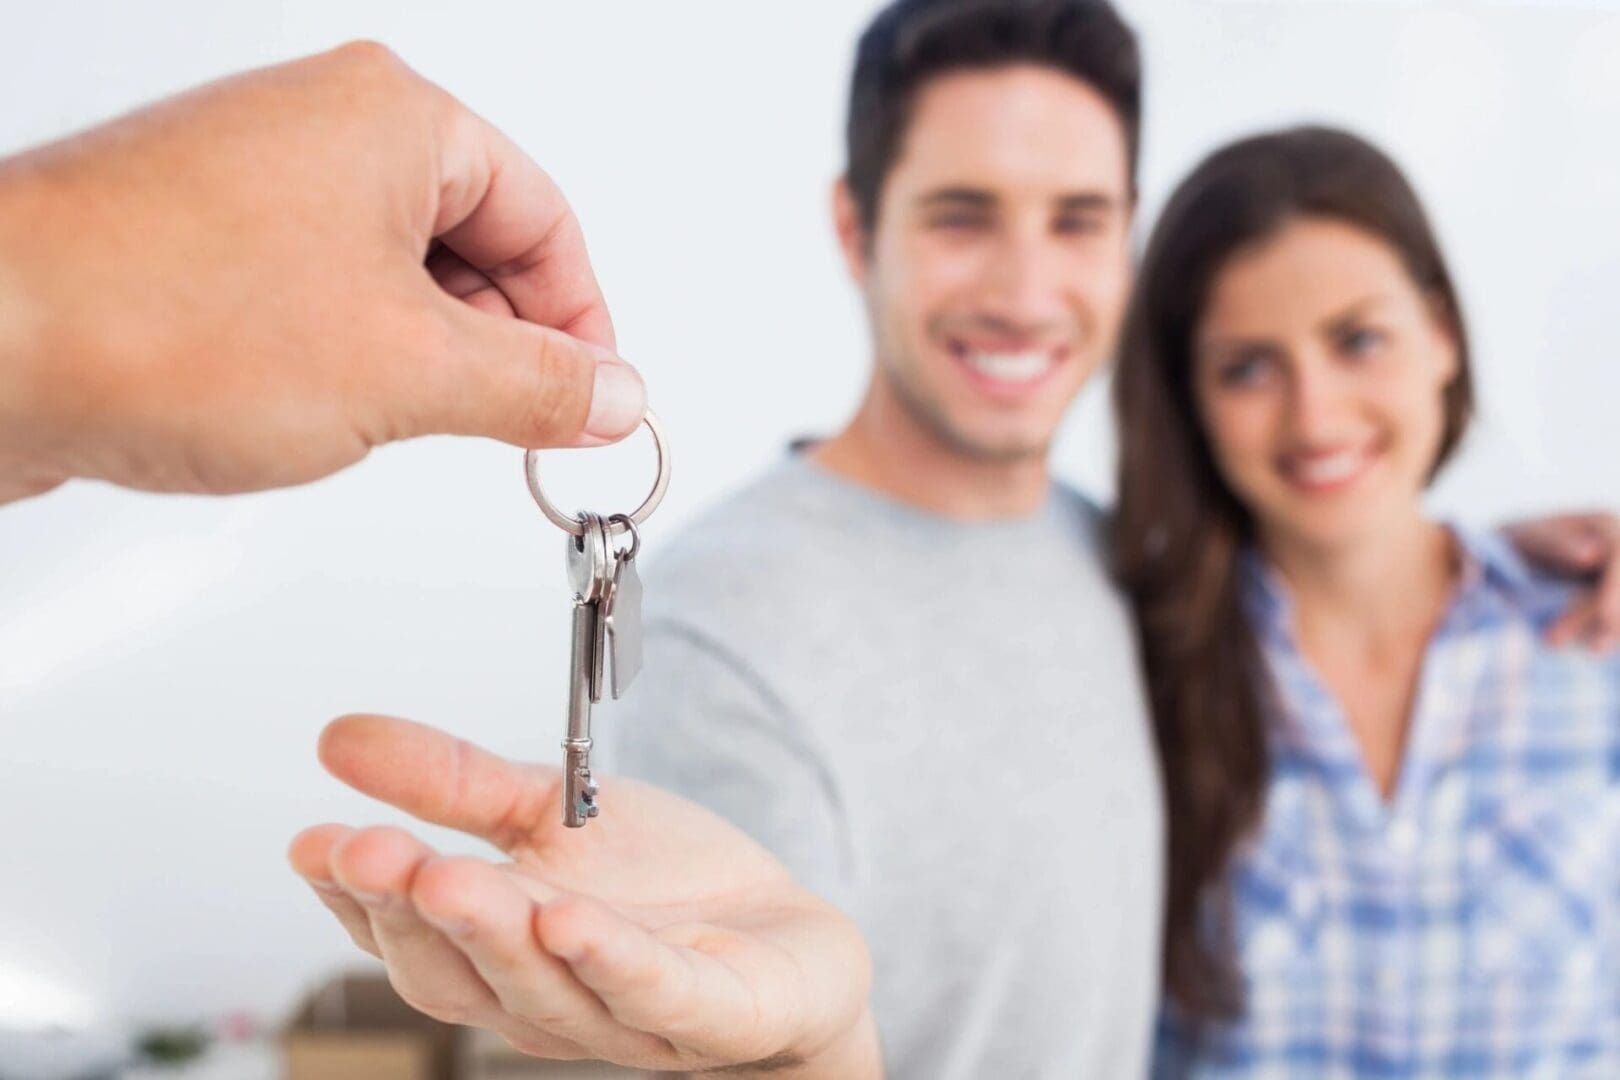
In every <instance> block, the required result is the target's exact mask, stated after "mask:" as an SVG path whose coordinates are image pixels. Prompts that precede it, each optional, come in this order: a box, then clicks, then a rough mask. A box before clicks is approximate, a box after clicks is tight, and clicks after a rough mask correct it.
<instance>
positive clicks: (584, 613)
mask: <svg viewBox="0 0 1620 1080" xmlns="http://www.w3.org/2000/svg"><path fill="white" fill-rule="evenodd" d="M645 423H646V425H647V430H648V431H650V432H652V436H653V445H654V447H655V448H656V449H657V451H658V479H657V481H656V482H655V483H654V484H653V490H652V493H651V494H649V495H648V496H647V499H646V501H645V502H643V503H642V504H641V507H640V508H639V509H637V510H636V512H635V513H633V514H614V515H612V516H611V517H607V518H604V517H602V516H601V515H599V514H595V513H591V512H589V511H587V512H584V513H581V514H579V515H578V516H577V517H573V518H570V517H568V516H566V515H564V514H563V513H561V512H560V511H559V510H557V508H556V507H555V506H553V505H552V504H551V501H550V500H549V499H547V498H546V495H545V491H544V490H543V489H542V488H541V486H540V476H539V472H538V468H537V467H538V454H536V452H535V451H533V450H531V451H529V452H528V454H527V455H525V457H524V473H525V475H526V476H527V478H528V481H529V491H530V492H531V493H532V494H533V495H534V500H535V502H536V503H538V504H539V506H540V509H541V511H542V512H543V513H544V514H545V515H546V517H547V518H549V519H550V520H551V521H552V522H553V523H554V524H555V525H557V526H558V527H559V528H561V529H563V530H565V531H566V532H568V534H569V536H568V547H567V559H568V582H569V584H570V585H572V586H573V589H574V629H573V642H572V647H571V648H570V650H569V681H568V735H567V738H565V739H564V740H563V744H562V745H563V751H564V754H565V763H564V768H563V824H564V825H567V826H568V827H569V828H575V829H577V828H579V827H580V826H582V825H584V824H585V823H586V822H587V821H589V820H590V819H591V818H593V817H595V816H596V815H597V812H598V807H597V804H596V784H595V783H594V782H593V781H592V779H591V768H590V754H591V706H592V705H594V704H597V703H599V702H601V700H602V691H603V688H604V686H607V687H609V688H610V689H611V691H612V694H613V697H614V698H615V699H618V698H620V697H622V696H623V695H624V692H625V690H626V689H628V688H629V686H630V682H631V680H633V679H634V678H635V677H636V673H637V672H638V671H640V670H641V578H640V576H639V575H638V573H637V571H636V556H637V555H638V554H640V551H641V534H640V532H639V531H638V530H637V528H636V526H637V525H639V524H640V523H641V522H643V521H645V520H646V519H647V518H648V517H649V516H651V514H652V512H653V510H655V509H656V508H657V506H658V504H659V502H660V501H662V500H663V497H664V492H665V490H666V489H667V488H668V487H669V473H670V468H669V455H668V453H667V452H666V450H665V446H664V437H663V432H662V431H661V430H660V428H659V426H658V421H657V419H656V418H655V417H654V416H653V414H652V413H650V412H649V413H647V415H646V419H645ZM626 536H628V537H629V544H628V545H627V546H621V545H620V543H619V541H620V539H621V538H623V537H626Z"/></svg>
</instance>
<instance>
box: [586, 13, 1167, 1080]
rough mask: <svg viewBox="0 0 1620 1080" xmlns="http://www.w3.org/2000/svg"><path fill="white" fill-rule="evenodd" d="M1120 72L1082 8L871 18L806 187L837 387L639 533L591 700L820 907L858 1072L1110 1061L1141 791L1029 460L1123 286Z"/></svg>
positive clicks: (1083, 565) (1129, 967) (1118, 57)
mask: <svg viewBox="0 0 1620 1080" xmlns="http://www.w3.org/2000/svg"><path fill="white" fill-rule="evenodd" d="M1138 78H1139V70H1138V59H1137V49H1136V43H1135V40H1134V37H1133V35H1132V33H1131V31H1130V30H1129V28H1128V27H1126V26H1125V24H1124V23H1123V22H1122V21H1121V20H1120V19H1119V17H1118V16H1117V15H1116V14H1115V12H1114V11H1113V10H1112V9H1111V8H1110V7H1109V6H1108V5H1107V4H1103V3H1096V2H1086V0H1045V2H1036V3H1004V2H1003V3H974V2H960V0H957V2H951V0H943V2H942V0H923V2H917V0H902V2H900V3H897V4H894V5H891V6H890V7H888V8H887V9H885V10H884V11H883V12H882V13H881V14H879V15H878V17H877V19H876V20H875V21H874V22H873V24H872V25H871V27H870V28H869V29H868V31H867V32H866V34H865V36H864V37H863V38H862V40H861V43H860V46H859V52H858V55H857V60H856V68H855V74H854V81H853V88H852V93H851V99H850V111H849V123H848V155H849V157H848V169H847V172H846V175H845V176H844V177H843V178H842V179H841V180H840V182H839V183H838V185H837V187H836V190H835V192H834V214H835V219H836V223H837V229H838V234H839V237H840V240H841V242H842V246H843V250H844V254H845V257H846V261H847V264H848V267H849V270H850V274H851V276H852V278H853V279H854V281H855V283H856V285H857V286H858V287H859V289H860V291H861V294H862V296H863V298H864V300H865V306H866V310H867V313H868V316H869V320H870V325H871V331H872V370H871V375H870V379H869V382H868V385H867V389H866V393H865V396H864V398H863V400H862V402H861V405H860V408H859V409H858V411H857V412H856V414H855V415H854V417H853V418H852V419H851V420H850V421H849V423H848V424H847V425H846V426H845V427H844V428H843V430H842V431H840V432H839V433H838V434H836V435H834V436H833V437H831V438H829V439H827V440H825V441H822V442H819V443H810V444H804V445H801V446H799V447H797V448H796V449H795V450H794V451H793V452H791V453H789V454H788V455H787V457H786V458H785V459H784V460H782V461H781V462H779V463H778V464H777V465H776V466H775V467H774V468H772V469H771V470H770V471H769V472H767V473H766V474H765V475H764V476H763V477H761V478H760V479H758V480H757V481H756V482H754V483H753V484H752V485H750V486H749V487H747V488H746V489H745V490H743V491H741V492H740V493H738V494H737V495H735V496H734V497H732V498H731V499H729V500H728V501H726V502H725V503H723V504H722V505H720V506H718V507H716V508H715V509H714V510H713V511H712V513H710V514H709V515H708V516H707V517H705V518H704V519H702V520H700V521H699V522H697V523H696V524H695V525H693V526H692V527H691V528H690V529H689V530H688V532H687V533H686V534H685V536H684V537H682V538H680V539H679V540H677V541H676V542H675V543H674V544H671V545H667V546H666V547H665V549H664V551H663V553H662V556H661V558H660V560H659V562H658V563H657V564H656V565H655V566H654V567H653V568H652V570H651V571H650V574H651V575H652V577H653V581H652V582H651V583H650V585H649V588H648V593H647V595H648V598H649V605H650V606H649V609H648V612H647V615H648V627H647V633H648V636H647V644H646V658H647V659H646V665H647V666H646V668H645V669H644V671H643V673H642V675H641V678H640V680H639V681H638V683H637V684H636V687H635V689H634V691H633V692H632V696H631V698H630V699H628V700H627V702H626V703H625V704H626V705H627V706H628V707H627V708H625V707H621V708H620V709H619V710H617V715H616V716H615V717H614V718H613V721H612V723H611V724H604V725H601V727H602V730H603V736H604V737H605V738H607V739H609V740H611V742H610V743H609V745H608V747H607V749H608V750H609V751H610V753H609V754H607V755H605V760H606V761H607V762H608V763H609V765H610V766H612V767H616V768H618V769H620V770H622V771H624V772H626V773H629V774H631V775H634V776H637V777H640V778H643V779H650V780H652V781H653V782H655V783H657V784H659V785H661V786H664V787H666V788H669V789H672V790H674V791H676V792H679V793H680V794H683V795H685V796H687V797H689V798H691V799H693V800H695V801H697V802H700V803H703V804H705V805H707V806H709V807H710V808H712V809H714V810H717V811H718V812H719V813H721V814H722V815H723V816H724V817H726V818H728V819H730V820H731V821H733V822H735V823H736V824H738V825H739V826H741V827H742V828H743V829H744V830H745V831H747V832H749V833H751V834H752V835H753V836H754V837H755V838H756V839H758V840H759V841H761V842H762V843H763V844H764V845H765V846H766V847H767V848H769V849H770V850H771V851H772V852H774V853H775V854H776V855H777V856H778V857H779V858H781V859H782V860H783V861H784V862H785V863H786V864H787V866H788V868H789V869H790V870H791V871H793V873H794V876H795V877H797V878H798V879H799V880H800V881H801V882H803V883H804V884H806V885H807V886H809V887H810V888H811V889H812V890H813V891H815V892H818V893H820V894H822V895H824V896H827V897H829V898H831V899H833V900H834V901H835V902H836V903H837V904H838V905H839V906H840V907H842V908H843V909H844V910H846V911H848V912H849V913H850V914H851V915H852V916H853V917H854V919H855V920H856V922H857V923H858V924H859V925H860V927H861V928H862V930H863V931H864V932H865V937H866V940H867V942H868V943H869V945H870V948H871V951H872V959H873V972H874V975H873V980H874V981H873V996H872V1007H873V1015H874V1017H875V1019H876V1021H877V1026H878V1030H879V1034H880V1037H881V1040H882V1043H883V1047H884V1061H885V1065H886V1067H887V1069H888V1071H889V1073H890V1075H893V1076H898V1077H919V1078H921V1077H927V1078H929V1080H937V1078H948V1077H979V1076H990V1075H998V1076H1109V1077H1115V1076H1118V1077H1125V1076H1136V1075H1141V1074H1142V1073H1143V1071H1144V1068H1145V1055H1146V1049H1147V1035H1148V1031H1149V1027H1150V1023H1151V1019H1152V1017H1153V1010H1154V1003H1155V995H1156V988H1157V974H1158V968H1159V964H1158V933H1159V926H1160V892H1161V881H1160V878H1161V865H1160V861H1161V855H1160V849H1161V846H1162V839H1161V829H1162V823H1161V811H1160V805H1159V794H1158V784H1157V779H1156V776H1155V772H1154V765H1153V759H1152V752H1151V748H1150V744H1149V738H1148V727H1147V721H1146V717H1145V713H1144V706H1143V697H1142V693H1141V690H1140V687H1139V685H1138V681H1137V678H1138V677H1137V662H1136V657H1135V655H1134V651H1133V646H1132V634H1131V628H1130V623H1129V621H1128V618H1127V614H1126V611H1125V609H1124V607H1123V606H1122V604H1121V602H1120V600H1119V599H1118V597H1117V596H1116V594H1115V592H1114V590H1113V589H1112V588H1111V586H1110V584H1109V582H1108V579H1107V575H1106V572H1105V570H1104V566H1103V557H1102V547H1101V541H1100V538H1099V536H1098V529H1097V526H1098V523H1099V515H1098V513H1097V511H1096V510H1095V508H1093V507H1092V506H1091V505H1090V504H1089V503H1087V502H1086V500H1085V499H1084V498H1082V497H1081V496H1080V495H1079V494H1077V493H1076V492H1074V491H1072V490H1070V489H1068V488H1066V487H1064V486H1062V485H1060V484H1057V483H1054V482H1053V480H1052V477H1051V474H1050V470H1049V466H1048V451H1049V448H1050V445H1051V442H1052V439H1053V436H1054V433H1055V432H1056V430H1057V428H1058V425H1059V423H1060V422H1061V420H1062V418H1063V416H1064V414H1065V412H1066V411H1067V409H1068V407H1069V405H1070V404H1071V402H1072V401H1073V399H1074V397H1075V395H1076V393H1077V392H1078V391H1079V390H1080V388H1081V387H1082V386H1083V385H1084V383H1085V381H1086V380H1087V379H1088V378H1089V377H1090V376H1091V375H1092V374H1094V373H1095V372H1096V370H1097V369H1098V367H1099V366H1100V365H1102V364H1103V362H1104V361H1105V360H1106V358H1107V357H1108V356H1109V354H1110V352H1111V350H1112V348H1113V343H1114V335H1115V331H1116V329H1117V327H1118V325H1119V323H1120V320H1121V315H1122V309H1123V305H1124V303H1125V299H1126V294H1127V291H1128V286H1129V278H1130V257H1129V226H1130V215H1131V209H1132V199H1133V192H1134V182H1133V181H1134V164H1135V156H1136V153H1135V148H1136V143H1137V124H1138ZM604 812H605V813H611V812H612V811H611V808H607V809H605V810H604Z"/></svg>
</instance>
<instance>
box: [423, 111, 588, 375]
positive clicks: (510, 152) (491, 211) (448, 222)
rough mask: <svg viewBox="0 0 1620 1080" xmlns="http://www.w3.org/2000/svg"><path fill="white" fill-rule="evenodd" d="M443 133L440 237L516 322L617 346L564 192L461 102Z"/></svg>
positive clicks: (436, 223) (436, 233) (437, 223)
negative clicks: (502, 300)
mask: <svg viewBox="0 0 1620 1080" xmlns="http://www.w3.org/2000/svg"><path fill="white" fill-rule="evenodd" d="M453 100H454V99H452V101H453ZM445 127H446V130H445V131H444V132H443V133H442V139H441V142H440V150H439V162H438V167H439V170H440V172H439V204H438V209H437V214H436V216H435V218H434V222H433V235H434V236H435V237H437V238H438V239H440V240H441V241H443V242H444V244H445V245H446V246H448V247H449V248H450V249H451V250H452V251H454V252H455V253H456V254H457V255H459V256H461V257H462V258H463V259H465V260H466V261H467V263H468V264H469V265H471V266H472V267H474V268H475V269H477V270H479V271H481V272H483V273H484V274H485V275H486V276H487V277H488V278H489V280H490V281H491V282H492V283H493V284H494V285H495V287H496V288H498V289H500V291H501V292H502V294H504V295H505V296H506V298H507V300H509V301H510V302H511V304H512V309H513V311H514V312H516V314H517V316H518V318H520V319H525V320H527V321H529V322H534V323H539V324H540V325H542V326H549V327H552V328H554V329H557V330H561V331H563V332H564V333H567V334H570V335H572V336H574V337H577V338H581V339H583V340H585V341H589V342H591V343H592V344H594V345H600V346H602V347H603V348H606V349H614V348H615V342H614V336H613V320H612V319H611V318H610V317H609V315H608V309H607V302H606V301H605V300H604V299H603V297H602V290H601V287H600V286H599V285H598V284H597V282H596V272H595V270H593V269H592V267H591V260H590V256H589V254H587V252H586V250H585V234H584V232H583V231H582V230H581V229H580V225H579V220H578V219H577V218H576V217H575V216H574V211H573V209H572V208H571V207H570V206H569V205H568V200H567V199H565V198H564V197H563V193H562V191H561V190H560V189H559V188H558V187H557V185H556V184H555V183H554V182H553V181H552V179H551V177H550V176H548V175H547V174H546V172H545V170H544V169H542V168H540V166H539V165H537V164H535V162H534V161H533V160H531V159H530V158H529V156H528V155H527V154H525V153H524V152H523V151H522V150H520V149H518V147H517V144H515V143H513V142H512V140H511V139H509V138H507V137H506V136H505V135H504V134H502V133H501V132H500V131H499V130H498V129H497V128H496V127H495V126H494V125H493V124H490V123H489V122H488V121H487V120H485V119H483V118H482V117H480V116H478V115H477V114H476V113H473V112H472V111H470V110H469V109H467V108H466V107H465V106H463V105H461V104H460V103H459V102H455V103H454V105H453V108H452V109H451V110H450V114H449V120H448V122H447V124H446V125H445Z"/></svg>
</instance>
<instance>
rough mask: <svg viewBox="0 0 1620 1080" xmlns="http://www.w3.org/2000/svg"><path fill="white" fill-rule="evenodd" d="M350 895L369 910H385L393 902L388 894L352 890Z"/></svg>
mask: <svg viewBox="0 0 1620 1080" xmlns="http://www.w3.org/2000/svg"><path fill="white" fill-rule="evenodd" d="M349 895H350V896H352V897H354V898H355V899H356V900H358V901H360V902H361V903H362V904H364V905H365V906H366V907H368V908H385V907H387V906H388V905H389V903H390V902H391V898H390V897H389V896H388V895H387V894H386V893H369V892H361V891H359V890H358V889H350V890H349Z"/></svg>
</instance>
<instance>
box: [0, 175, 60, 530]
mask: <svg viewBox="0 0 1620 1080" xmlns="http://www.w3.org/2000/svg"><path fill="white" fill-rule="evenodd" d="M41 199H42V193H41V192H40V191H39V185H37V184H34V183H32V182H31V179H30V177H29V175H28V172H27V170H26V167H25V166H23V165H21V164H19V163H16V162H11V163H0V503H5V502H9V501H11V500H14V499H20V498H24V497H26V496H28V495H35V494H38V493H40V492H42V491H47V490H49V489H50V488H53V487H55V486H56V485H57V484H60V483H62V482H63V481H64V480H66V479H68V478H69V476H70V475H71V471H70V470H69V469H68V468H67V467H66V465H65V463H64V462H65V457H66V455H65V454H64V453H62V449H63V448H62V446H61V445H60V444H61V442H62V438H61V432H60V430H59V426H58V425H55V424H53V423H52V421H51V418H50V414H51V411H52V410H50V409H49V408H47V407H46V404H45V403H46V401H47V400H48V397H49V395H48V393H47V388H46V386H45V382H46V379H47V378H48V377H49V375H50V374H51V371H52V363H51V357H50V353H51V351H52V350H51V348H50V346H49V345H48V344H47V342H48V340H49V338H50V333H49V328H50V326H51V325H52V323H53V322H55V321H59V319H60V318H61V317H62V315H63V313H62V312H61V311H60V310H59V309H58V307H56V306H53V304H52V302H51V301H50V299H49V297H48V296H47V295H45V293H44V290H43V287H42V285H41V276H42V275H41V271H42V264H43V262H44V259H45V257H46V255H47V252H45V251H43V250H40V249H41V248H42V247H43V246H44V245H43V244H42V243H41V241H40V238H39V237H38V236H37V235H36V234H35V231H34V226H37V223H38V222H39V221H40V220H42V218H41V215H43V214H45V213H46V212H47V211H46V208H45V207H44V206H43V204H42V202H41ZM30 223H33V226H31V225H30Z"/></svg>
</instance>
